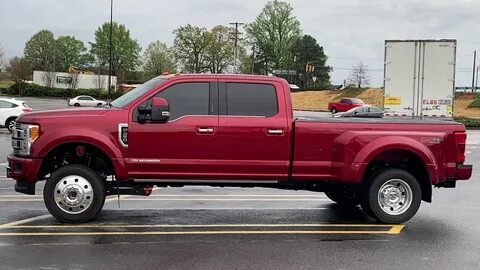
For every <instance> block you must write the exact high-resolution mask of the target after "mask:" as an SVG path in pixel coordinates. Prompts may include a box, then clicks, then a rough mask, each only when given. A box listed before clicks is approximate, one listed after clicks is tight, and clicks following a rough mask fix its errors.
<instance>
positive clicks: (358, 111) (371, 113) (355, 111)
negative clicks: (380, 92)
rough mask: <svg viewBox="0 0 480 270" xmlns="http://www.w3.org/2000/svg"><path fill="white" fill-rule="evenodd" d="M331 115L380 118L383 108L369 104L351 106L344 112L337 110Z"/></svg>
mask: <svg viewBox="0 0 480 270" xmlns="http://www.w3.org/2000/svg"><path fill="white" fill-rule="evenodd" d="M333 117H358V118H382V117H383V110H382V109H380V108H377V107H375V106H371V105H363V106H359V107H355V108H352V109H350V110H348V111H346V112H339V113H336V114H334V115H333Z"/></svg>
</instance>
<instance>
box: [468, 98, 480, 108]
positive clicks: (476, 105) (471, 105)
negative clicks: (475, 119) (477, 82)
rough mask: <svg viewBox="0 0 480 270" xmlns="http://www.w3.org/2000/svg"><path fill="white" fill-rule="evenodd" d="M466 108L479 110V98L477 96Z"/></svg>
mask: <svg viewBox="0 0 480 270" xmlns="http://www.w3.org/2000/svg"><path fill="white" fill-rule="evenodd" d="M468 108H480V96H478V95H477V96H476V97H475V99H474V100H473V102H472V103H470V105H468Z"/></svg>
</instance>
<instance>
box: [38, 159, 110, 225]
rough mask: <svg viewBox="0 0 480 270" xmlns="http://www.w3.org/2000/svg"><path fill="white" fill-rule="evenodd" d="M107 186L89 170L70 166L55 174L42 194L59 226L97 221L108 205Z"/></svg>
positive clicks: (83, 167)
mask: <svg viewBox="0 0 480 270" xmlns="http://www.w3.org/2000/svg"><path fill="white" fill-rule="evenodd" d="M105 195H106V192H105V184H104V182H103V181H102V179H101V178H100V177H99V176H98V175H97V174H96V173H95V172H94V171H93V170H92V169H90V168H88V167H86V166H83V165H67V166H65V167H61V168H60V169H58V170H56V171H55V172H53V173H52V175H51V176H50V178H49V179H48V180H47V183H46V184H45V187H44V190H43V200H44V201H45V205H46V207H47V209H48V211H49V212H50V213H51V214H52V215H53V216H54V217H55V218H56V219H57V220H59V221H60V222H66V223H80V222H87V221H89V220H91V219H93V218H95V217H96V216H97V215H98V213H99V212H100V210H102V208H103V204H104V203H105Z"/></svg>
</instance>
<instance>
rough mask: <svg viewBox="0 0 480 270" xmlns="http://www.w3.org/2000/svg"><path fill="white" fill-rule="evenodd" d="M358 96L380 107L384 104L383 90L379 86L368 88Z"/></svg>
mask: <svg viewBox="0 0 480 270" xmlns="http://www.w3.org/2000/svg"><path fill="white" fill-rule="evenodd" d="M357 98H359V99H361V100H363V101H364V102H365V103H367V104H370V105H373V106H377V107H380V108H381V107H382V106H383V90H382V89H379V88H370V89H367V90H365V91H363V92H362V93H361V94H360V95H358V96H357Z"/></svg>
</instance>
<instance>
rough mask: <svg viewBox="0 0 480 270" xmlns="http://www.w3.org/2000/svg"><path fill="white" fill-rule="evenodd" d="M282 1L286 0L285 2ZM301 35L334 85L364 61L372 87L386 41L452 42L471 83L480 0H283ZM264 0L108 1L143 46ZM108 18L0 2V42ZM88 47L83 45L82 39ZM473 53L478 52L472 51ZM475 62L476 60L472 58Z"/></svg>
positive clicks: (460, 72) (78, 33) (63, 7)
mask: <svg viewBox="0 0 480 270" xmlns="http://www.w3.org/2000/svg"><path fill="white" fill-rule="evenodd" d="M287 1H288V0H287ZM288 2H290V4H291V5H292V7H293V9H294V10H293V13H294V15H295V16H296V17H297V19H298V20H299V21H300V24H301V28H302V31H303V34H308V35H311V36H313V37H314V38H315V39H317V42H318V43H319V44H320V45H321V46H323V47H324V49H325V52H326V54H327V56H328V57H329V58H328V64H329V65H330V66H332V67H333V68H334V69H333V72H332V73H331V81H332V83H333V84H341V83H342V82H343V80H344V79H346V78H347V77H348V74H349V71H348V68H351V67H352V65H354V64H357V63H358V62H360V61H362V62H364V63H365V64H366V65H367V66H368V67H369V69H370V76H371V82H370V84H371V85H372V86H381V85H382V84H383V79H382V78H383V57H384V42H385V40H388V39H456V40H457V42H458V43H457V44H458V46H457V72H456V85H457V86H468V85H471V80H472V65H473V51H474V50H476V49H477V50H480V1H479V0H336V1H333V0H290V1H288ZM266 3H267V1H266V0H241V1H239V0H236V1H233V0H188V1H187V0H175V1H165V0H135V1H134V0H114V10H113V12H114V14H113V18H114V21H117V22H119V23H122V24H125V26H126V27H127V28H128V29H130V31H131V35H132V36H133V37H134V38H136V39H137V40H138V42H139V43H140V45H141V47H142V48H146V47H147V45H148V43H149V42H152V41H155V40H160V41H162V42H166V43H167V44H169V45H171V44H172V43H173V38H174V35H173V33H172V32H173V30H175V29H176V28H178V27H179V26H181V25H185V24H187V23H190V24H193V25H198V26H203V27H207V28H209V29H210V28H212V27H213V26H215V25H220V24H221V25H228V24H229V23H230V22H235V21H237V22H245V23H248V22H252V21H254V20H255V17H256V16H257V15H258V14H259V13H260V12H261V10H262V8H263V6H264V5H265V4H266ZM109 18H110V1H109V0H76V1H75V0H73V1H72V0H0V46H1V47H3V49H4V51H5V54H6V58H7V59H9V58H11V57H14V56H20V55H22V54H23V49H24V46H25V42H26V41H27V40H28V39H29V38H30V37H31V36H32V35H34V34H35V33H36V32H38V31H40V30H42V29H48V30H50V31H52V32H53V33H54V34H55V36H56V37H58V36H60V35H73V36H75V37H76V38H78V39H80V40H82V41H84V42H85V43H87V42H89V41H92V40H93V37H94V32H95V30H96V29H97V28H98V27H99V26H100V25H101V24H102V23H104V22H106V21H108V20H109ZM87 44H88V43H87ZM479 58H480V53H479ZM478 62H480V61H478Z"/></svg>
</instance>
